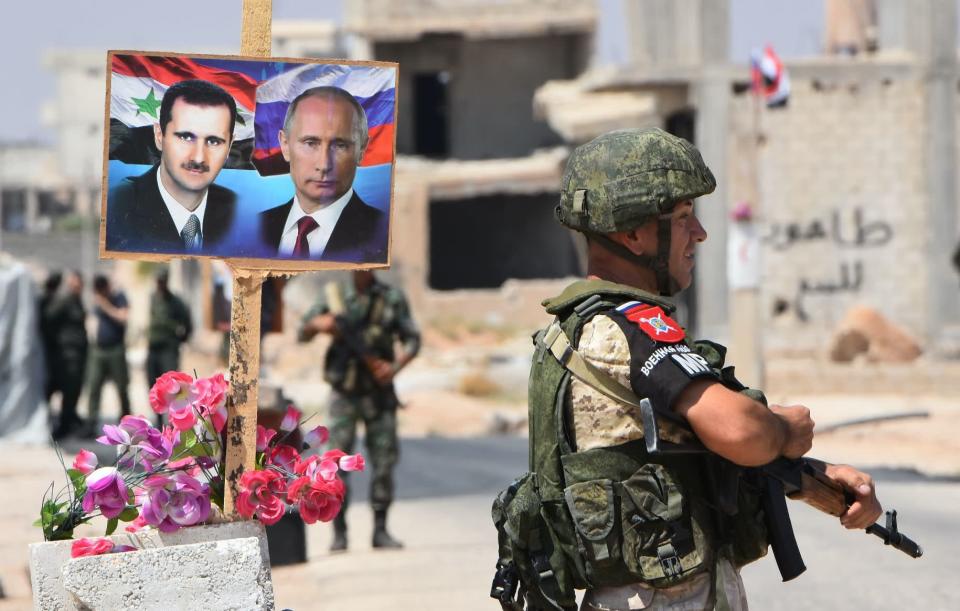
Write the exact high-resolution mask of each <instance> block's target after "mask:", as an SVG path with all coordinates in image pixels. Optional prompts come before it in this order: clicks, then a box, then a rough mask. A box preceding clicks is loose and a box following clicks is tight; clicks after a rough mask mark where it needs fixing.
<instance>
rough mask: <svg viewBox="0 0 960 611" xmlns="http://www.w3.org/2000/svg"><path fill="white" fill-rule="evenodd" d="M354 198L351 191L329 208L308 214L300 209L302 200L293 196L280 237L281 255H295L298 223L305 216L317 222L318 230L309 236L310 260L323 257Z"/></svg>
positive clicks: (325, 207)
mask: <svg viewBox="0 0 960 611" xmlns="http://www.w3.org/2000/svg"><path fill="white" fill-rule="evenodd" d="M351 197H353V189H349V190H348V191H347V192H346V193H344V194H343V196H341V197H340V199H338V200H337V201H335V202H333V203H332V204H330V205H329V206H324V207H323V208H321V209H320V210H317V211H316V212H314V213H313V214H309V215H308V214H307V213H306V212H304V211H303V208H302V207H300V198H298V197H297V196H296V195H294V196H293V205H292V206H290V213H289V214H287V222H286V223H285V224H284V225H283V233H282V234H281V235H280V255H281V256H283V257H289V256H291V255H292V254H293V248H294V246H296V244H297V221H299V220H300V219H301V218H303V217H305V216H312V217H313V220H315V221H316V222H317V228H316V229H314V230H313V231H311V232H310V233H308V234H307V247H308V248H309V249H310V258H311V259H316V258H318V257H320V256H321V255H323V251H324V250H325V249H326V248H327V242H329V241H330V236H331V235H332V234H333V228H334V227H336V226H337V220H339V219H340V214H341V213H342V212H343V209H344V208H345V207H346V205H347V202H349V201H350V198H351Z"/></svg>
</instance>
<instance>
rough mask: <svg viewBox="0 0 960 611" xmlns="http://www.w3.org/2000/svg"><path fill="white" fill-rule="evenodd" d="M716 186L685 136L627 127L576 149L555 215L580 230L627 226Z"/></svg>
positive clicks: (705, 192) (569, 162) (647, 218)
mask: <svg viewBox="0 0 960 611" xmlns="http://www.w3.org/2000/svg"><path fill="white" fill-rule="evenodd" d="M716 186H717V181H716V180H715V179H714V177H713V174H712V173H711V172H710V168H708V167H707V164H705V163H704V162H703V158H702V157H701V156H700V152H699V151H697V149H696V148H694V146H693V145H692V144H690V143H689V142H687V141H686V140H684V139H683V138H678V137H677V136H674V135H671V134H668V133H667V132H665V131H663V130H662V129H659V128H655V127H654V128H646V129H624V130H620V131H614V132H609V133H606V134H603V135H602V136H598V137H597V138H594V139H593V140H591V141H590V142H588V143H586V144H584V145H581V146H579V147H577V148H576V150H574V151H573V154H572V155H571V156H570V159H569V161H567V169H566V170H565V171H564V173H563V182H562V185H561V188H560V205H559V206H557V209H556V215H557V218H558V219H559V220H560V222H561V223H563V224H564V225H566V226H567V227H569V228H570V229H575V230H577V231H583V232H587V233H600V234H603V233H610V232H614V231H627V230H630V229H633V228H635V227H639V226H640V225H642V224H644V223H645V222H647V221H649V220H650V219H653V218H656V217H657V216H659V215H661V214H664V213H667V212H669V211H670V210H672V209H673V207H674V205H676V204H677V203H678V202H682V201H686V200H690V199H694V198H696V197H700V196H701V195H706V194H707V193H712V192H713V190H714V188H716Z"/></svg>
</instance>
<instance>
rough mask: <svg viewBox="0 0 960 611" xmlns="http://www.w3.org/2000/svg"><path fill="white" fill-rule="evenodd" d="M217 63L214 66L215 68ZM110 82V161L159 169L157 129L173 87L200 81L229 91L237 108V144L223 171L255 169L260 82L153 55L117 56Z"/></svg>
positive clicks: (193, 61)
mask: <svg viewBox="0 0 960 611" xmlns="http://www.w3.org/2000/svg"><path fill="white" fill-rule="evenodd" d="M211 63H213V62H211ZM110 70H111V76H110V159H111V160H117V161H121V162H123V163H132V164H148V165H152V164H154V163H157V162H158V161H159V159H160V152H159V151H158V150H157V148H156V145H155V143H154V138H153V126H154V124H155V123H159V121H160V102H161V101H162V100H163V94H164V92H166V90H167V89H168V88H169V87H170V86H171V85H173V84H175V83H178V82H180V81H184V80H187V79H201V80H205V81H210V82H211V83H215V84H217V85H219V86H220V87H222V88H223V89H225V90H226V91H227V92H228V93H229V94H230V95H232V96H233V99H234V100H236V102H237V119H236V125H235V127H234V130H233V143H232V145H231V147H230V156H229V158H228V159H227V162H226V164H225V165H224V167H225V168H233V169H253V166H252V165H251V163H250V156H251V153H252V150H253V134H254V130H253V107H254V103H255V102H254V101H255V99H256V87H257V81H256V80H254V79H253V78H251V77H250V76H248V75H246V74H243V73H241V72H235V71H231V70H224V69H222V68H219V67H217V66H214V65H206V64H204V63H203V60H202V59H190V58H185V57H162V56H151V55H113V56H112V59H111V67H110Z"/></svg>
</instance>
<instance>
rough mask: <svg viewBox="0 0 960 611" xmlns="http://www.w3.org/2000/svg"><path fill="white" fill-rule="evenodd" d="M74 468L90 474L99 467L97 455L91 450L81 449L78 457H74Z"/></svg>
mask: <svg viewBox="0 0 960 611" xmlns="http://www.w3.org/2000/svg"><path fill="white" fill-rule="evenodd" d="M73 468H74V469H76V470H77V471H79V472H80V473H83V474H84V475H88V474H90V473H93V470H94V469H96V468H97V455H96V454H94V453H93V452H91V451H90V450H80V452H79V453H78V454H77V457H76V458H74V459H73Z"/></svg>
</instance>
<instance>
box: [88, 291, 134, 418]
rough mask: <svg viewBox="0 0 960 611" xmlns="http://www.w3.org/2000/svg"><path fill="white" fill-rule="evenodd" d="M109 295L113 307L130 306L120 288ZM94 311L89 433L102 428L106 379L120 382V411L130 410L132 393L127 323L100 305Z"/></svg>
mask: <svg viewBox="0 0 960 611" xmlns="http://www.w3.org/2000/svg"><path fill="white" fill-rule="evenodd" d="M108 299H109V300H110V303H111V304H112V305H113V306H114V307H117V308H125V307H127V298H126V296H125V295H124V294H123V293H121V292H119V291H118V292H115V293H112V294H111V295H109V296H108ZM93 313H94V314H95V315H96V317H97V335H96V341H95V342H94V345H93V350H92V351H91V353H90V364H89V384H90V395H89V397H88V399H89V404H88V406H87V413H88V415H89V423H88V425H89V427H91V430H90V431H89V432H90V433H93V432H96V431H97V430H99V427H98V420H99V419H100V395H101V392H102V391H103V385H104V384H105V383H106V381H107V380H113V383H114V384H116V386H117V394H118V395H119V397H120V413H121V415H123V416H127V415H129V414H130V395H129V394H128V393H127V387H128V386H129V385H130V370H129V367H128V366H127V347H126V344H125V340H124V335H125V334H126V330H127V323H125V322H121V321H118V320H114V319H113V318H111V317H110V316H109V315H108V314H107V313H106V312H105V311H104V310H103V309H101V308H100V307H99V306H95V307H94V308H93Z"/></svg>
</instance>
